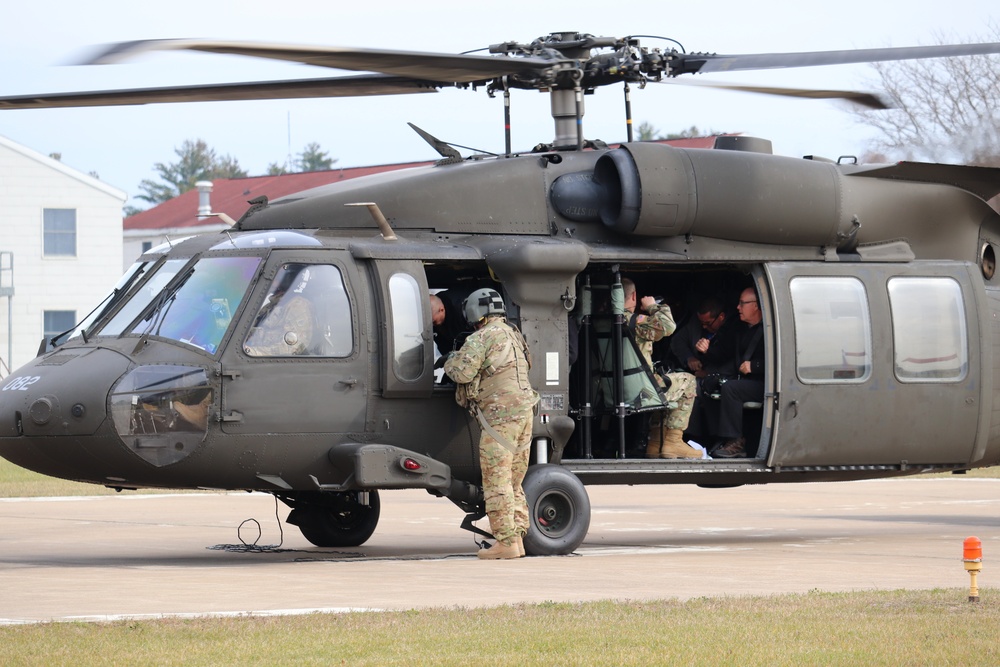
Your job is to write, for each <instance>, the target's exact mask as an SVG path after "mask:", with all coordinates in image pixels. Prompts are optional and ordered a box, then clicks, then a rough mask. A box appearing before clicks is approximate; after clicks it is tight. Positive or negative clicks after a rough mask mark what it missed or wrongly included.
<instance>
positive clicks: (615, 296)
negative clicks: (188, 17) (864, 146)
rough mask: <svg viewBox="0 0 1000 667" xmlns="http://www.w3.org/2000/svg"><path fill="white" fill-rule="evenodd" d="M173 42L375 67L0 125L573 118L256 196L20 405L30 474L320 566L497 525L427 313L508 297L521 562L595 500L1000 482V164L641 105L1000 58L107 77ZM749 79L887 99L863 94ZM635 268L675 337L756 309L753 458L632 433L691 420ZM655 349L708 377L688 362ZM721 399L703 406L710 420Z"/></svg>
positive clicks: (368, 54) (181, 91) (22, 100)
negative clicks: (712, 313) (644, 492)
mask: <svg viewBox="0 0 1000 667" xmlns="http://www.w3.org/2000/svg"><path fill="white" fill-rule="evenodd" d="M643 38H644V39H645V37H643ZM677 47H680V45H679V44H677ZM164 49H165V50H181V49H183V50H195V51H205V52H210V53H221V54H238V55H245V56H254V57H260V58H274V59H281V60H289V61H296V62H301V63H307V64H310V65H317V66H322V67H331V68H337V69H346V70H355V71H361V72H366V73H364V74H357V75H351V76H340V77H335V78H326V79H306V80H297V81H267V82H257V83H240V84H219V85H200V86H189V87H171V88H147V89H138V90H119V91H105V92H83V93H63V94H50V95H44V94H39V95H25V96H18V97H3V98H0V109H7V110H10V109H22V110H23V109H37V108H52V107H77V106H103V105H127V104H146V103H159V102H186V101H206V100H248V99H267V98H289V97H341V96H356V95H393V94H409V93H432V92H437V91H439V90H441V89H444V88H450V87H457V88H472V89H477V88H484V89H485V90H486V91H487V93H489V94H490V95H491V96H492V95H495V94H497V93H502V95H503V96H504V97H505V99H507V100H508V101H509V95H510V93H511V91H512V90H516V89H527V90H537V91H548V93H549V95H550V96H551V108H552V117H553V119H554V122H555V136H554V139H553V140H552V142H551V143H548V144H540V145H538V146H536V147H535V148H534V149H532V150H528V151H523V152H514V151H512V149H511V146H510V134H509V130H508V134H507V141H506V150H505V152H504V153H503V154H502V155H498V156H493V157H484V156H483V155H475V156H473V157H471V158H467V159H463V158H462V157H461V155H460V153H459V152H458V151H457V150H456V149H455V148H454V147H453V146H450V145H448V144H446V143H445V142H442V141H439V140H437V139H436V138H434V137H433V136H431V135H429V134H427V133H424V132H422V131H421V132H422V136H424V137H425V139H427V141H428V142H429V143H430V144H431V145H432V146H434V147H435V149H436V150H438V152H439V153H440V154H441V159H440V160H439V161H438V162H437V163H435V164H434V165H433V166H427V167H420V168H416V169H412V170H403V171H396V172H391V173H384V174H380V175H375V176H370V177H366V178H359V179H355V180H350V181H346V182H342V183H337V184H333V185H329V186H324V187H320V188H316V189H313V190H309V191H306V192H302V193H299V194H296V195H293V196H288V197H284V198H281V199H277V200H275V201H268V200H267V199H266V198H264V197H262V198H259V199H256V200H253V201H251V202H248V203H249V208H248V209H247V211H246V213H244V214H243V216H242V217H241V218H240V219H239V220H237V221H235V223H234V224H233V225H232V229H231V230H228V231H226V232H223V233H221V234H218V235H203V236H196V237H192V238H190V239H187V240H184V241H182V242H177V243H174V244H170V245H168V246H163V247H159V248H153V249H152V250H149V251H148V252H146V253H145V254H143V255H142V256H141V257H140V258H139V259H138V260H137V262H136V263H135V265H134V266H133V267H132V268H131V269H130V270H129V271H128V272H126V274H125V276H124V277H123V278H122V279H121V281H120V282H119V284H118V285H116V286H115V287H114V289H113V290H112V291H111V292H110V293H109V295H108V297H107V299H106V300H105V301H103V302H102V303H101V304H100V305H99V306H98V307H97V308H96V309H95V310H94V312H93V313H92V314H91V315H90V316H88V317H87V318H86V319H85V320H84V321H83V322H82V323H80V324H79V325H78V326H77V327H76V328H75V329H73V330H72V331H70V332H66V334H64V335H61V336H59V337H57V338H56V339H54V340H52V341H49V344H48V345H44V346H43V348H42V350H41V351H40V353H39V355H38V357H37V358H36V359H35V360H34V361H32V362H30V363H28V364H27V365H25V366H24V367H22V368H20V369H18V370H17V371H15V372H14V373H13V374H12V375H11V376H10V377H9V378H8V379H7V380H6V381H5V382H4V384H3V385H2V387H0V455H2V456H3V457H4V458H6V459H8V460H9V461H12V462H14V463H16V464H18V465H20V466H23V467H25V468H28V469H31V470H35V471H38V472H41V473H44V474H47V475H52V476H56V477H62V478H66V479H70V480H77V481H82V482H90V483H94V484H101V485H105V486H108V487H112V488H117V489H135V488H140V487H162V488H191V489H240V490H250V491H261V492H265V493H270V494H273V495H274V496H275V497H276V498H278V499H280V500H281V501H283V502H284V503H286V504H287V505H288V506H290V507H291V508H292V511H291V513H290V514H289V516H288V522H289V523H292V524H295V525H297V526H299V528H300V529H301V531H302V533H303V535H304V536H305V537H306V538H307V539H308V540H309V541H310V542H312V543H313V544H316V545H319V546H337V547H341V546H357V545H360V544H362V543H364V542H365V541H366V540H367V539H368V538H369V537H370V536H371V534H372V532H373V531H374V530H375V527H376V524H377V522H378V518H379V495H378V494H379V491H383V490H390V489H403V488H410V489H412V488H420V489H426V490H427V491H429V492H430V493H432V494H435V495H438V496H442V497H445V498H448V499H450V500H451V501H453V502H454V503H455V504H456V505H458V506H459V507H460V508H461V509H462V510H463V511H464V512H465V513H466V517H465V521H464V522H463V527H464V528H467V529H470V530H473V531H475V532H479V533H482V532H483V531H481V530H480V529H478V528H476V527H475V526H474V525H473V522H474V521H476V520H477V519H479V518H481V517H482V516H483V515H484V504H483V499H482V492H481V488H480V480H481V476H480V471H479V467H478V466H479V464H478V455H477V443H478V440H479V427H478V425H477V423H476V422H475V420H474V419H473V418H472V417H470V416H469V415H468V414H467V413H466V412H465V411H464V410H463V409H461V408H460V407H458V406H457V405H456V404H455V401H454V387H453V386H451V385H449V384H448V383H447V382H441V381H440V377H439V374H438V376H436V375H435V357H436V355H437V353H438V352H439V351H437V350H435V344H434V337H433V324H432V318H431V306H430V301H429V298H430V294H432V293H439V294H440V293H441V292H442V291H447V292H449V293H452V294H455V293H458V294H468V293H469V292H470V291H471V290H473V289H476V288H481V287H484V286H486V287H492V288H494V289H497V290H498V291H500V292H501V293H502V295H503V297H504V302H505V304H506V307H507V315H508V319H510V320H511V321H513V322H515V323H517V324H518V325H519V326H520V328H521V329H522V331H523V332H524V334H525V336H526V338H527V340H528V342H529V345H530V347H531V350H532V353H533V356H534V359H535V363H534V366H533V368H532V370H531V379H532V384H533V385H534V387H535V388H536V389H537V390H538V391H539V393H540V394H541V401H540V404H539V410H538V414H537V416H536V418H535V421H534V428H533V435H534V464H533V465H532V466H531V468H530V469H529V472H528V475H527V477H526V479H525V482H524V487H525V491H526V494H527V496H528V499H529V507H530V511H531V518H532V526H531V530H530V532H529V534H528V536H527V537H526V538H525V548H526V550H527V551H528V553H530V554H535V555H543V554H564V553H569V552H572V551H573V550H574V549H575V548H576V547H577V546H578V545H579V544H580V543H581V542H582V540H583V539H584V537H585V536H586V533H587V530H588V527H589V522H590V504H589V500H588V497H587V493H586V488H585V486H586V485H588V484H620V485H626V484H627V485H633V484H661V483H688V484H698V485H702V486H707V487H727V486H736V485H741V484H751V483H753V484H763V483H777V482H809V481H837V480H858V479H867V478H875V477H892V476H901V475H910V474H914V473H920V472H926V471H956V472H961V471H965V470H967V469H970V468H975V467H982V466H990V465H995V464H997V463H1000V417H998V414H1000V413H998V406H1000V392H998V391H997V387H995V385H994V383H995V382H1000V354H996V352H997V350H1000V327H998V325H997V322H998V316H1000V283H998V281H1000V279H998V278H997V277H996V275H995V263H996V247H997V245H998V244H1000V216H998V214H997V213H996V212H995V211H994V210H992V209H991V208H990V207H989V206H988V205H987V203H986V200H988V199H990V198H992V197H993V196H995V195H997V194H998V193H1000V170H997V169H987V168H977V167H968V166H954V165H942V164H921V163H914V162H902V163H898V164H893V165H861V164H856V163H854V162H852V163H839V162H833V161H830V160H824V159H794V158H789V157H781V156H775V155H772V154H771V151H770V144H769V142H767V141H764V140H760V139H754V138H749V137H742V136H736V137H720V138H719V139H718V141H717V144H716V146H715V149H712V150H708V149H685V148H677V147H672V146H668V145H662V144H656V143H643V142H633V141H632V140H631V139H632V137H631V111H630V108H629V107H630V95H629V86H630V85H637V86H640V87H642V86H646V85H651V84H657V83H665V82H669V81H671V80H673V79H674V78H675V77H678V76H680V75H682V74H696V73H702V74H707V73H712V72H726V71H736V70H750V69H766V68H778V67H806V66H814V65H830V64H841V63H863V62H874V61H882V60H898V59H908V58H933V57H945V56H949V57H950V56H965V55H975V54H994V53H1000V44H996V43H992V44H966V45H958V46H925V47H915V48H888V49H869V50H859V51H834V52H821V53H785V54H781V53H776V54H756V55H716V54H708V53H688V52H686V51H685V50H684V49H683V48H674V47H671V48H666V49H660V48H647V47H645V46H643V45H642V44H641V43H640V38H639V37H635V36H633V37H626V38H608V37H595V36H592V35H588V34H577V33H556V34H551V35H548V36H546V37H542V38H539V39H537V40H535V41H533V42H531V43H530V44H519V43H515V42H506V43H502V44H495V45H493V46H491V47H490V48H489V55H477V54H459V55H451V54H436V53H419V52H411V51H395V50H384V51H383V50H372V49H353V48H323V47H304V46H287V45H269V44H258V43H240V42H214V41H202V40H168V41H144V42H131V43H124V44H119V45H115V46H114V47H112V48H110V49H107V50H106V51H104V52H103V53H101V55H99V56H98V57H97V58H96V59H95V60H94V62H100V63H103V62H112V61H115V60H120V59H123V58H127V57H130V56H132V55H134V54H136V53H138V52H142V51H147V50H164ZM611 84H622V85H623V86H624V89H625V92H626V96H625V99H626V104H625V107H626V112H625V116H626V127H627V129H628V138H629V141H628V142H626V143H624V144H622V145H620V146H608V145H606V144H604V143H603V142H600V141H595V140H587V139H585V137H584V134H583V125H582V117H583V99H584V95H585V94H588V93H592V92H594V91H595V90H596V89H597V88H599V87H602V86H606V85H611ZM718 85H722V86H723V87H732V86H726V85H725V84H718ZM738 88H740V89H742V90H751V91H752V92H762V93H772V94H778V95H790V96H800V97H820V98H846V99H852V100H855V101H857V102H859V103H862V104H866V105H868V106H872V107H875V108H878V107H880V106H884V103H883V102H882V101H881V100H880V99H879V98H878V97H876V96H873V95H866V94H859V93H853V92H850V91H807V90H794V89H779V88H766V87H747V86H739V87H738ZM505 108H509V106H508V105H506V104H505ZM508 126H509V123H508ZM623 276H627V277H629V278H631V279H633V280H634V281H635V282H636V283H637V284H638V286H639V289H640V290H641V293H642V294H643V295H663V296H664V297H665V298H666V299H667V301H668V302H669V303H670V304H671V305H672V306H673V312H674V316H675V318H676V319H677V321H678V323H680V324H683V323H684V322H685V321H686V320H691V319H692V318H695V317H696V316H697V315H698V314H699V313H698V305H699V302H700V301H701V300H702V299H705V298H707V297H714V298H717V299H719V300H720V301H721V302H723V303H724V304H725V312H726V313H727V314H728V316H729V319H730V320H731V321H732V322H733V323H734V324H738V323H737V322H736V319H737V318H736V315H735V313H734V307H735V306H736V305H737V300H740V302H741V304H742V300H741V297H740V295H741V294H743V293H745V290H747V289H749V290H750V293H752V294H754V295H755V297H756V299H755V300H756V302H757V308H758V309H759V312H760V316H761V318H762V319H761V330H762V332H763V335H762V336H761V337H760V338H759V339H758V340H759V345H761V346H762V349H763V356H762V360H763V362H762V363H763V375H762V385H763V390H762V392H761V394H760V396H759V397H758V400H754V401H746V402H745V403H743V404H742V405H740V406H738V407H739V409H740V410H741V412H742V422H743V423H742V432H743V436H744V439H745V444H746V446H745V451H742V452H741V455H740V456H738V457H729V458H707V457H703V458H700V459H694V458H686V459H661V458H652V459H647V458H641V457H637V456H632V455H631V452H630V451H629V450H628V448H627V445H628V443H627V442H626V439H627V436H626V435H625V433H626V428H625V426H626V424H627V423H628V420H629V419H633V418H635V417H636V416H643V415H644V414H645V413H647V412H657V411H663V410H664V409H666V408H669V407H670V406H668V405H667V404H666V402H665V399H664V397H663V392H662V391H659V390H658V388H657V384H656V383H655V381H654V377H653V374H654V373H655V372H657V370H658V369H656V368H650V367H649V365H648V364H645V363H643V362H642V360H641V358H640V357H641V355H639V354H637V351H636V346H635V341H634V336H633V334H632V333H631V332H630V328H629V325H628V321H627V318H626V316H625V313H624V312H623V310H622V307H621V285H622V282H621V280H622V277H623ZM609 301H611V302H612V303H613V304H615V305H614V306H613V307H612V308H610V309H608V308H607V306H606V304H607V303H608V302H609ZM716 317H718V316H716ZM269 321H276V322H278V325H277V327H276V328H271V329H270V330H268V329H267V328H266V327H265V323H267V322H269ZM269 331H270V332H269ZM675 335H676V334H675ZM661 347H662V346H661ZM440 352H447V350H441V351H440ZM655 354H656V358H657V360H658V361H660V362H661V363H662V365H663V367H664V368H665V369H668V370H669V369H670V368H675V369H676V368H680V369H682V370H687V369H686V368H685V367H684V362H685V360H683V359H676V358H675V359H672V360H671V358H670V354H669V348H668V349H667V350H666V351H664V350H663V349H660V350H655ZM726 379H728V377H726V376H723V375H721V374H720V376H719V377H718V378H716V380H717V381H718V382H716V385H720V383H721V382H722V381H724V380H726ZM703 380H704V378H703ZM714 400H718V398H717V392H716V391H709V390H706V391H703V392H702V393H700V394H699V395H698V397H697V399H696V409H697V408H698V404H702V406H703V407H705V408H706V409H707V410H708V412H711V410H710V409H708V408H710V407H711V402H712V401H714ZM705 428H706V432H707V433H709V434H710V433H711V425H710V424H709V425H708V426H707V427H705ZM694 436H697V437H699V438H704V437H705V432H693V431H692V432H690V433H689V434H688V437H689V439H690V438H692V437H694Z"/></svg>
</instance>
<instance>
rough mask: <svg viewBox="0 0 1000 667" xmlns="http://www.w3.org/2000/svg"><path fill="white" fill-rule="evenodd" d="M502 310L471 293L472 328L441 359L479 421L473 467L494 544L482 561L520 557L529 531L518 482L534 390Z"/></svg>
mask: <svg viewBox="0 0 1000 667" xmlns="http://www.w3.org/2000/svg"><path fill="white" fill-rule="evenodd" d="M504 312H505V311H504V306H503V300H502V299H501V298H500V295H499V294H498V293H497V292H496V291H495V290H491V289H482V290H477V291H475V292H473V293H472V294H470V295H469V298H468V299H466V301H465V315H466V319H467V320H468V322H469V324H470V325H472V326H474V327H475V328H476V330H475V331H474V332H473V333H471V334H470V335H469V337H468V338H467V339H466V340H465V343H464V344H463V345H462V347H461V349H459V350H458V351H457V352H454V353H452V354H451V355H450V356H449V357H448V359H447V361H445V364H444V372H445V373H447V375H448V377H450V378H451V379H452V380H454V381H455V383H456V384H457V385H458V389H457V390H456V393H455V399H456V401H458V403H459V404H460V405H463V406H464V407H468V408H469V409H470V411H471V412H472V413H473V414H474V415H476V416H477V418H478V419H479V421H480V424H483V422H484V421H485V425H483V429H482V435H481V436H480V439H479V464H480V467H481V468H482V473H483V495H484V497H485V500H486V515H487V516H488V517H489V520H490V530H491V531H492V533H493V536H494V537H495V538H496V540H497V542H496V544H494V545H493V546H492V547H490V548H489V549H482V550H480V552H479V554H478V555H479V558H483V559H501V558H503V559H506V558H519V557H521V556H523V555H524V542H523V538H524V536H525V535H527V533H528V503H527V501H526V500H525V497H524V489H523V488H522V487H521V482H522V481H523V480H524V475H525V473H526V472H527V470H528V457H529V453H530V449H531V422H532V412H533V407H534V405H535V403H536V402H537V401H538V394H536V393H535V391H534V390H533V389H532V388H531V384H530V383H529V381H528V369H529V368H530V365H531V363H530V358H529V355H528V346H527V344H526V343H525V341H524V337H523V336H522V335H521V332H520V331H518V330H517V329H516V328H514V327H512V326H510V325H509V324H507V321H506V319H505V318H504ZM487 426H488V427H487ZM490 430H492V431H493V433H490ZM497 436H499V439H498V438H497Z"/></svg>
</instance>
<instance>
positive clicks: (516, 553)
mask: <svg viewBox="0 0 1000 667" xmlns="http://www.w3.org/2000/svg"><path fill="white" fill-rule="evenodd" d="M476 555H477V556H479V558H480V559H482V560H507V559H510V558H520V557H521V552H520V550H519V549H518V548H517V543H516V542H515V541H514V539H513V538H511V542H510V544H504V543H503V542H501V541H500V540H497V543H496V544H494V545H493V546H492V547H490V548H489V549H480V550H479V553H478V554H476Z"/></svg>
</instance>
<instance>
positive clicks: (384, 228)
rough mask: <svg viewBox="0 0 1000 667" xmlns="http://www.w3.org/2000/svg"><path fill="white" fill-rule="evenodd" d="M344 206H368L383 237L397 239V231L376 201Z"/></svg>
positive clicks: (387, 239)
mask: <svg viewBox="0 0 1000 667" xmlns="http://www.w3.org/2000/svg"><path fill="white" fill-rule="evenodd" d="M344 206H367V207H368V213H369V214H370V215H371V216H372V219H373V220H374V221H375V224H377V225H378V230H379V231H380V232H381V233H382V238H383V239H385V240H386V241H395V240H396V239H397V237H396V232H394V231H392V227H390V226H389V221H388V220H386V219H385V216H384V215H382V211H381V210H380V209H379V207H378V204H376V203H375V202H354V203H351V204H344Z"/></svg>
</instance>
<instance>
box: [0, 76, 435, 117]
mask: <svg viewBox="0 0 1000 667" xmlns="http://www.w3.org/2000/svg"><path fill="white" fill-rule="evenodd" d="M440 86H441V84H437V83H434V82H431V81H418V80H416V79H410V78H406V77H398V76H387V75H385V74H363V75H361V76H345V77H335V78H323V79H297V80H290V81H255V82H247V83H223V84H207V85H198V86H171V87H164V88H135V89H130V90H105V91H95V92H87V93H52V94H48V95H19V96H16V97H0V110H3V109H54V108H59V107H102V106H124V105H131V104H154V103H162V102H229V101H236V100H277V99H294V98H306V97H363V96H368V95H399V94H407V93H436V92H437V88H438V87H440Z"/></svg>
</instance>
